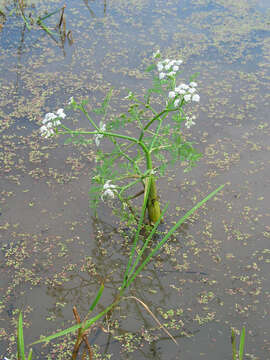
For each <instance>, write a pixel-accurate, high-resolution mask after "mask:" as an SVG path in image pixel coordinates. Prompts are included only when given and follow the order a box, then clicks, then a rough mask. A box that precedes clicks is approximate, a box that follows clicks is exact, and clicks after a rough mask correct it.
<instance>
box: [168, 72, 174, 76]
mask: <svg viewBox="0 0 270 360" xmlns="http://www.w3.org/2000/svg"><path fill="white" fill-rule="evenodd" d="M175 74H176V73H175V72H174V71H171V72H169V73H168V76H174V75H175Z"/></svg>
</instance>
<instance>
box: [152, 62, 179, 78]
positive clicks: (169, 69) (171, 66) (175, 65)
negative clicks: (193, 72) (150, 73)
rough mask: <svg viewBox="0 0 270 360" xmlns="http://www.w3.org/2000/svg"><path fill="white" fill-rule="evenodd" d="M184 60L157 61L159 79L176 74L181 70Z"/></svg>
mask: <svg viewBox="0 0 270 360" xmlns="http://www.w3.org/2000/svg"><path fill="white" fill-rule="evenodd" d="M182 62H183V61H182V60H170V59H165V60H162V61H159V62H158V63H157V69H158V72H159V79H160V80H162V79H166V77H168V76H174V75H175V74H176V73H177V71H178V70H179V66H180V65H181V64H182Z"/></svg>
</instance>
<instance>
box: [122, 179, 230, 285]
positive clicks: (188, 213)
mask: <svg viewBox="0 0 270 360" xmlns="http://www.w3.org/2000/svg"><path fill="white" fill-rule="evenodd" d="M224 186H225V184H223V185H221V186H219V187H218V188H217V189H216V190H214V191H213V192H211V194H209V195H207V196H206V197H205V198H204V199H203V200H202V201H200V202H198V203H197V204H196V205H195V206H194V207H193V208H192V209H191V210H189V211H188V212H187V213H186V214H185V215H184V216H182V217H181V219H180V220H179V221H178V222H177V223H176V224H175V225H174V226H173V227H172V228H171V230H170V231H169V232H168V233H167V235H165V236H164V238H163V239H162V240H161V241H160V242H159V243H158V245H157V246H156V247H155V248H154V249H153V250H152V251H151V253H150V254H149V255H148V256H147V258H146V259H145V260H144V261H143V262H142V264H141V265H140V266H139V267H138V268H137V270H136V271H135V273H134V274H133V276H132V277H131V278H129V280H128V282H127V284H126V286H127V287H128V286H129V285H130V284H131V283H132V282H133V281H134V279H135V278H136V277H137V276H138V274H139V273H140V272H141V271H142V269H143V268H144V267H145V265H146V264H148V262H149V261H150V260H151V258H152V257H153V256H154V255H155V254H156V253H157V252H158V250H159V249H160V248H161V247H162V246H163V245H164V243H165V242H166V241H167V240H168V239H169V238H170V237H171V235H172V234H173V233H174V232H175V231H176V230H177V229H178V228H179V226H180V225H181V224H182V223H183V222H184V221H185V220H186V219H188V218H189V217H190V216H191V215H192V214H193V213H194V212H195V211H196V210H197V209H198V208H200V207H201V206H202V205H203V204H204V203H206V202H207V201H208V200H209V199H211V198H212V197H213V196H214V195H216V193H217V192H218V191H220V190H221V189H222V188H223V187H224Z"/></svg>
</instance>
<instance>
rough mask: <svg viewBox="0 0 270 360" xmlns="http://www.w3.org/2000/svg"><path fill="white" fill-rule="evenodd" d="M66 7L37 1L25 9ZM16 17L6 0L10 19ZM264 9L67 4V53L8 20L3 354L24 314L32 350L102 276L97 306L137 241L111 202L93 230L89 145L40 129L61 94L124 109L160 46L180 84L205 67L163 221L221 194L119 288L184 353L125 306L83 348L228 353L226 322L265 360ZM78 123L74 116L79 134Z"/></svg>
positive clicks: (110, 292) (4, 43)
mask: <svg viewBox="0 0 270 360" xmlns="http://www.w3.org/2000/svg"><path fill="white" fill-rule="evenodd" d="M61 6H62V3H61V2H55V1H54V2H46V3H42V2H33V3H29V4H28V7H26V9H25V13H26V14H28V13H29V12H30V11H31V12H32V16H36V15H43V14H44V13H45V11H46V10H48V12H50V11H53V10H54V9H55V8H57V7H59V8H60V7H61ZM13 7H14V5H13V3H11V2H10V3H9V2H3V1H2V2H1V1H0V9H1V10H3V12H4V13H5V14H8V13H9V12H10V11H11V10H12V8H13ZM269 10H270V6H269V3H268V1H246V0H242V1H238V2H237V3H235V2H233V1H226V2H225V1H222V0H218V1H217V0H216V1H207V0H202V1H199V2H198V1H195V0H194V1H193V0H192V1H181V2H179V1H175V0H172V1H169V2H166V6H165V5H164V2H163V1H161V0H153V1H145V0H139V1H138V0H137V1H129V2H126V1H121V0H115V1H108V0H107V1H70V2H69V3H68V4H67V7H66V10H65V13H66V26H67V30H71V32H72V39H73V43H72V42H71V41H70V42H69V41H68V40H66V41H65V42H61V40H60V39H59V37H55V39H54V40H53V39H52V38H51V37H50V36H48V35H47V34H46V33H44V32H43V31H42V30H41V29H39V28H38V27H34V28H33V29H32V30H31V31H28V30H27V29H26V28H25V26H24V22H23V20H22V18H21V17H20V16H19V15H16V14H15V13H14V14H13V15H12V16H6V19H4V17H3V16H1V17H0V23H2V24H3V26H2V27H1V28H0V74H1V75H0V86H1V98H0V125H1V126H0V131H1V143H0V146H1V153H0V164H1V179H0V193H1V198H0V199H1V203H0V213H1V215H0V230H1V237H0V241H1V252H0V267H1V275H2V276H1V280H0V289H1V298H2V300H1V303H0V319H1V330H0V353H1V354H2V355H5V356H7V357H8V358H13V359H15V353H16V350H15V349H16V347H15V338H14V333H15V326H16V325H15V323H16V319H17V317H18V311H19V309H23V312H24V322H25V341H26V343H27V344H29V343H31V342H33V341H34V340H36V339H37V338H38V337H39V336H40V335H41V334H43V335H48V334H50V333H52V332H54V331H56V330H57V329H60V328H64V327H65V326H69V325H71V323H74V319H73V315H72V306H74V305H76V306H77V308H78V311H79V313H80V315H81V317H83V314H85V313H86V312H87V311H88V308H89V305H90V303H91V301H92V300H93V298H94V296H95V294H96V292H97V290H98V288H99V285H100V282H101V281H102V280H105V293H104V295H103V298H102V301H101V303H100V307H99V310H101V309H103V307H104V306H106V305H107V304H109V302H110V301H111V300H112V299H113V297H114V295H115V293H116V290H115V289H117V288H118V287H119V286H120V284H121V275H122V273H123V270H124V269H125V265H126V263H127V255H128V253H129V246H130V244H129V242H128V241H127V240H125V239H124V238H123V237H122V236H121V235H120V234H119V231H118V230H119V228H118V223H117V219H116V218H114V217H113V216H112V215H111V212H110V209H108V208H107V207H106V206H105V204H104V205H102V206H101V207H100V209H99V220H98V221H97V220H96V219H94V218H93V214H92V212H91V210H90V209H89V207H88V190H89V187H90V178H91V171H92V168H93V167H94V166H95V162H94V154H95V148H94V147H89V148H85V147H80V146H74V145H63V141H62V140H44V139H43V140H42V139H40V136H39V134H38V128H39V126H40V122H41V120H42V118H43V116H44V114H45V113H46V112H48V111H54V110H55V109H58V108H60V107H63V105H65V104H66V103H67V101H68V99H69V97H70V96H72V95H73V96H76V98H78V99H82V98H85V97H88V98H89V99H90V102H89V103H90V104H91V106H92V105H93V106H94V104H95V103H96V102H99V101H101V99H102V98H103V97H104V96H105V94H106V92H107V91H108V90H109V88H110V87H111V86H113V87H114V88H115V91H114V97H113V100H112V107H113V109H114V112H116V113H119V112H122V111H125V109H126V102H124V101H123V97H124V96H125V95H126V94H127V89H129V90H133V91H137V92H141V91H143V90H144V89H145V88H147V87H148V86H149V84H150V79H149V77H148V76H147V75H146V74H145V73H144V68H145V67H146V66H147V65H148V64H149V61H150V60H149V59H150V58H151V55H152V52H153V51H154V50H156V49H157V48H160V50H161V51H162V52H163V53H165V54H166V55H168V56H178V55H180V56H181V57H182V58H183V60H184V65H183V68H184V73H185V78H187V77H188V76H189V75H191V74H192V73H194V72H197V71H198V72H199V73H200V75H199V77H198V83H199V92H200V95H201V102H200V105H199V106H196V107H194V113H195V114H196V115H197V125H196V126H195V127H193V128H192V129H191V130H190V131H185V132H186V136H187V137H190V139H192V140H194V139H195V142H196V143H197V148H199V149H200V150H201V151H202V152H203V154H204V157H203V159H202V160H201V161H200V162H199V164H198V166H197V167H196V168H195V169H194V170H192V171H191V172H190V173H188V174H185V173H183V168H182V167H180V166H179V167H178V166H176V168H175V169H171V171H170V173H169V178H168V179H161V180H160V181H159V190H160V197H161V200H162V202H165V201H167V200H170V210H169V211H168V213H167V217H166V223H165V226H167V227H168V228H169V227H170V226H171V224H172V223H173V221H176V219H178V218H180V216H181V215H183V213H184V212H185V210H187V209H190V208H191V207H192V205H193V204H195V203H196V202H197V201H199V200H200V199H202V198H203V197H204V196H205V195H206V194H208V193H209V192H210V191H212V190H214V189H215V188H216V187H217V186H218V185H220V184H222V183H226V187H225V188H224V190H223V191H222V192H221V193H220V194H219V195H218V196H217V197H216V198H215V199H214V200H211V202H209V203H208V204H207V205H206V206H205V207H204V208H203V209H201V210H200V211H198V213H197V214H196V215H195V216H194V217H193V218H192V220H189V221H187V223H186V224H185V226H183V227H182V228H181V231H179V233H178V234H177V235H176V236H175V238H174V239H173V240H172V241H171V242H169V243H168V246H166V247H165V249H164V250H163V251H162V252H161V253H160V254H159V255H158V256H157V258H156V259H155V260H154V261H153V262H152V263H151V264H150V265H149V267H148V268H147V269H146V270H145V271H144V272H143V274H142V277H140V278H138V279H137V280H136V281H135V283H134V285H133V286H132V289H131V290H130V292H129V293H127V294H126V296H129V295H133V296H136V297H137V298H139V299H140V300H142V301H143V302H145V304H147V306H148V307H149V308H150V309H151V311H152V312H153V313H154V314H155V315H156V316H157V317H158V319H159V321H161V322H162V323H163V324H164V325H166V328H167V329H168V330H169V331H170V332H171V333H172V335H173V336H174V337H175V338H176V340H177V341H178V343H179V346H176V345H175V344H174V343H173V342H172V340H171V339H169V338H168V336H167V335H166V334H165V333H164V332H163V331H162V329H160V328H159V326H158V325H157V324H156V323H155V321H154V320H153V318H152V317H151V316H150V315H149V314H148V313H147V312H146V311H145V309H144V308H143V307H141V306H140V305H139V303H137V302H136V301H134V299H133V300H132V299H126V300H124V301H123V302H122V303H121V306H120V307H119V308H117V309H116V311H115V312H114V315H113V319H112V320H113V323H112V324H106V323H105V325H104V324H103V326H104V328H105V330H106V331H109V332H111V334H109V333H108V332H104V331H101V332H100V331H98V330H93V333H92V334H91V335H89V339H90V341H91V343H92V344H96V345H97V346H99V350H97V351H99V352H100V354H102V356H103V358H104V359H105V358H106V356H107V358H109V355H110V354H112V356H111V359H119V358H121V359H165V358H166V359H190V360H197V359H208V360H211V359H216V358H217V357H218V356H219V357H220V358H221V359H231V345H230V328H231V327H232V326H233V327H234V328H236V329H238V330H239V329H241V327H242V325H245V326H246V329H247V344H246V359H261V360H267V359H270V356H269V350H270V342H269V333H270V327H269V310H270V300H269V299H270V297H269V296H270V294H269V288H270V286H269V285H270V284H269V276H268V273H269V261H270V247H269V238H270V227H269V216H270V214H269V203H270V198H269V193H270V192H269V186H270V182H269V121H268V117H269V116H268V109H269V65H270V64H269V23H270V18H269ZM58 19H59V17H58V15H54V16H52V17H51V18H48V20H47V22H46V23H47V24H48V25H49V26H51V27H52V28H53V27H54V26H55V24H56V23H57V20H58ZM118 90H119V91H118ZM76 120H77V119H76V117H74V114H73V115H72V114H70V115H69V116H68V118H67V121H70V124H72V125H73V126H74V127H76V126H79V124H80V126H87V123H86V122H85V121H83V120H82V121H81V120H80V123H78V122H76ZM71 340H72V338H65V339H62V340H60V341H59V342H56V341H55V342H52V343H51V344H50V345H48V346H46V347H41V346H35V347H34V355H35V356H34V358H35V359H49V355H48V354H52V358H55V359H66V358H68V355H67V351H68V349H70V347H71V344H72V341H71ZM59 344H60V345H59ZM12 354H14V355H12ZM106 354H107V355H106ZM53 356H54V357H53Z"/></svg>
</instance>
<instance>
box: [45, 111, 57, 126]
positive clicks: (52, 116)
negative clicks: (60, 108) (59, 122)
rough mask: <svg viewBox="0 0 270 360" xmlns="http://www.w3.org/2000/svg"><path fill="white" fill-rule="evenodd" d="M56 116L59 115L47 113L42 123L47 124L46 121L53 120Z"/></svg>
mask: <svg viewBox="0 0 270 360" xmlns="http://www.w3.org/2000/svg"><path fill="white" fill-rule="evenodd" d="M55 118H57V116H56V115H55V114H54V113H47V114H46V115H45V117H44V119H43V120H42V124H46V122H48V121H51V120H53V119H55Z"/></svg>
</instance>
